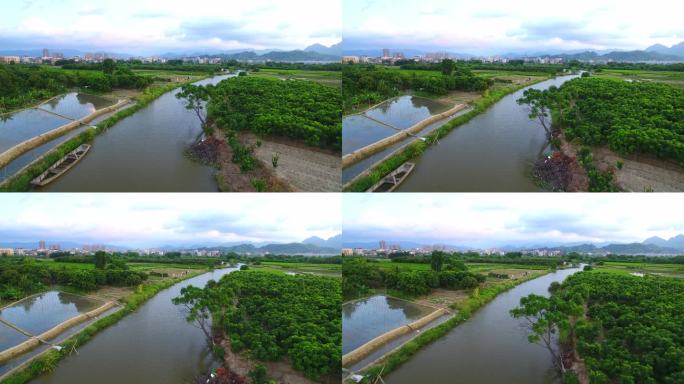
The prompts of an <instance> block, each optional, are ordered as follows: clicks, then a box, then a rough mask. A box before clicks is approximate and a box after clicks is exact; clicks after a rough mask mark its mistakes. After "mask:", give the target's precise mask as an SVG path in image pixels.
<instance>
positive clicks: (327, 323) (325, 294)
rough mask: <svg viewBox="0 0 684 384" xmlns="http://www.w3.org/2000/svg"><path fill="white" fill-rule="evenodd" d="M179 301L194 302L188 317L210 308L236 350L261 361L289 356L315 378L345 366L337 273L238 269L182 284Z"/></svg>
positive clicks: (216, 324) (293, 364) (177, 300)
mask: <svg viewBox="0 0 684 384" xmlns="http://www.w3.org/2000/svg"><path fill="white" fill-rule="evenodd" d="M174 302H176V303H183V304H188V303H190V304H192V305H191V310H193V311H194V317H193V318H192V319H191V318H190V317H189V320H193V321H195V320H200V321H201V317H202V316H204V315H203V313H206V312H207V311H208V312H210V313H211V317H212V319H213V324H212V326H213V328H214V329H219V330H224V331H225V332H226V334H227V335H228V336H229V337H230V341H231V347H232V349H233V350H234V351H236V352H241V353H247V354H248V355H249V356H251V357H253V358H255V359H258V360H262V361H275V360H280V359H282V358H285V357H287V358H288V359H289V360H290V361H291V362H292V366H293V367H294V368H295V369H297V370H299V371H302V372H303V373H304V374H305V375H306V376H307V377H310V378H313V379H315V378H318V377H320V376H323V375H336V374H339V372H340V369H341V359H342V349H341V345H342V324H341V318H340V311H341V308H342V302H341V295H340V282H339V280H338V279H334V278H328V277H319V276H307V275H296V276H289V275H285V274H281V273H269V272H254V271H238V272H233V273H231V274H229V275H226V276H224V277H222V278H221V280H219V281H218V282H215V281H210V282H209V283H207V285H206V287H205V288H204V289H203V290H200V289H199V288H195V287H192V286H190V287H186V288H183V290H182V291H181V296H180V297H179V298H176V299H174ZM191 315H192V314H191Z"/></svg>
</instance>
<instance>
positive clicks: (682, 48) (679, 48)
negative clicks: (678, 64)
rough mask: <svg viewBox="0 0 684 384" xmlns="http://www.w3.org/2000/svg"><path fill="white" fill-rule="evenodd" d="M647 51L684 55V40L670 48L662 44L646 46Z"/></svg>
mask: <svg viewBox="0 0 684 384" xmlns="http://www.w3.org/2000/svg"><path fill="white" fill-rule="evenodd" d="M646 51H648V52H657V53H661V54H663V55H674V56H680V57H684V41H682V42H681V43H679V44H675V45H673V46H671V47H669V48H668V47H666V46H664V45H662V44H654V45H651V46H650V47H648V48H646Z"/></svg>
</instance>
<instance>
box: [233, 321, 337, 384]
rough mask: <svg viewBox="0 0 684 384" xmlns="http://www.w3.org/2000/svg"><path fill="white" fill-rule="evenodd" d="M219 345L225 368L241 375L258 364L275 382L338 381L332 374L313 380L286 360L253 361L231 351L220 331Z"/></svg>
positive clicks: (302, 383) (288, 383)
mask: <svg viewBox="0 0 684 384" xmlns="http://www.w3.org/2000/svg"><path fill="white" fill-rule="evenodd" d="M219 345H220V346H221V348H222V350H223V353H224V356H223V363H224V366H225V367H226V369H227V370H229V371H230V372H234V373H236V374H238V375H240V376H242V377H248V376H249V374H250V372H254V371H255V369H256V368H257V367H258V366H263V367H264V368H265V369H266V373H267V375H268V377H269V379H271V380H275V381H276V382H277V383H287V384H316V383H325V384H333V383H338V382H339V378H337V377H333V376H332V375H330V376H327V377H323V378H321V380H320V381H313V380H311V379H308V378H306V377H305V376H304V374H302V373H301V372H299V371H296V370H294V368H292V364H291V363H290V362H289V361H287V360H284V361H283V360H279V361H254V360H251V359H249V358H247V357H246V356H244V354H240V353H236V352H233V350H232V348H231V346H230V338H229V337H228V336H227V335H226V334H225V332H222V334H221V336H220V338H219Z"/></svg>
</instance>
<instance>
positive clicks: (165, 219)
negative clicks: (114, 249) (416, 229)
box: [0, 193, 342, 247]
mask: <svg viewBox="0 0 684 384" xmlns="http://www.w3.org/2000/svg"><path fill="white" fill-rule="evenodd" d="M0 212H2V220H0V244H2V243H7V242H25V241H28V242H35V243H36V245H37V244H38V241H39V240H47V241H74V242H77V243H79V244H106V245H116V246H124V247H126V246H129V247H155V246H163V245H204V244H206V245H212V244H219V243H227V242H281V243H287V242H300V241H302V240H304V239H306V238H307V237H311V236H318V237H321V238H324V239H327V238H329V237H332V236H335V235H338V234H340V233H341V220H342V217H341V215H342V213H341V197H340V195H339V194H323V193H320V194H309V193H288V194H243V193H236V194H229V195H224V194H218V193H207V194H192V193H190V194H180V193H179V194H176V193H160V194H123V193H114V194H47V195H38V194H9V195H2V196H0Z"/></svg>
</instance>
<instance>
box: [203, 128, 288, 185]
mask: <svg viewBox="0 0 684 384" xmlns="http://www.w3.org/2000/svg"><path fill="white" fill-rule="evenodd" d="M213 135H214V138H215V139H216V140H218V141H221V142H222V143H221V145H219V146H218V147H217V148H216V151H217V153H216V163H217V164H218V166H219V170H218V171H217V176H216V179H217V182H218V184H219V189H220V190H221V191H224V192H256V191H257V189H256V187H255V185H254V181H255V180H261V181H263V182H264V183H265V184H266V187H267V189H268V191H271V192H281V191H290V190H292V187H291V186H290V185H288V183H287V182H286V181H284V180H282V179H281V178H279V177H278V175H276V174H274V173H273V172H272V171H270V170H269V169H268V168H267V167H266V165H265V164H264V163H263V162H262V161H259V164H258V166H257V169H255V170H253V171H251V172H247V173H243V172H242V171H241V170H240V166H239V165H237V164H235V163H233V149H232V148H231V147H230V145H229V144H228V142H227V141H226V140H225V138H224V133H223V132H222V131H221V130H219V129H214V134H213ZM241 141H243V140H241ZM243 143H244V141H243Z"/></svg>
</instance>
